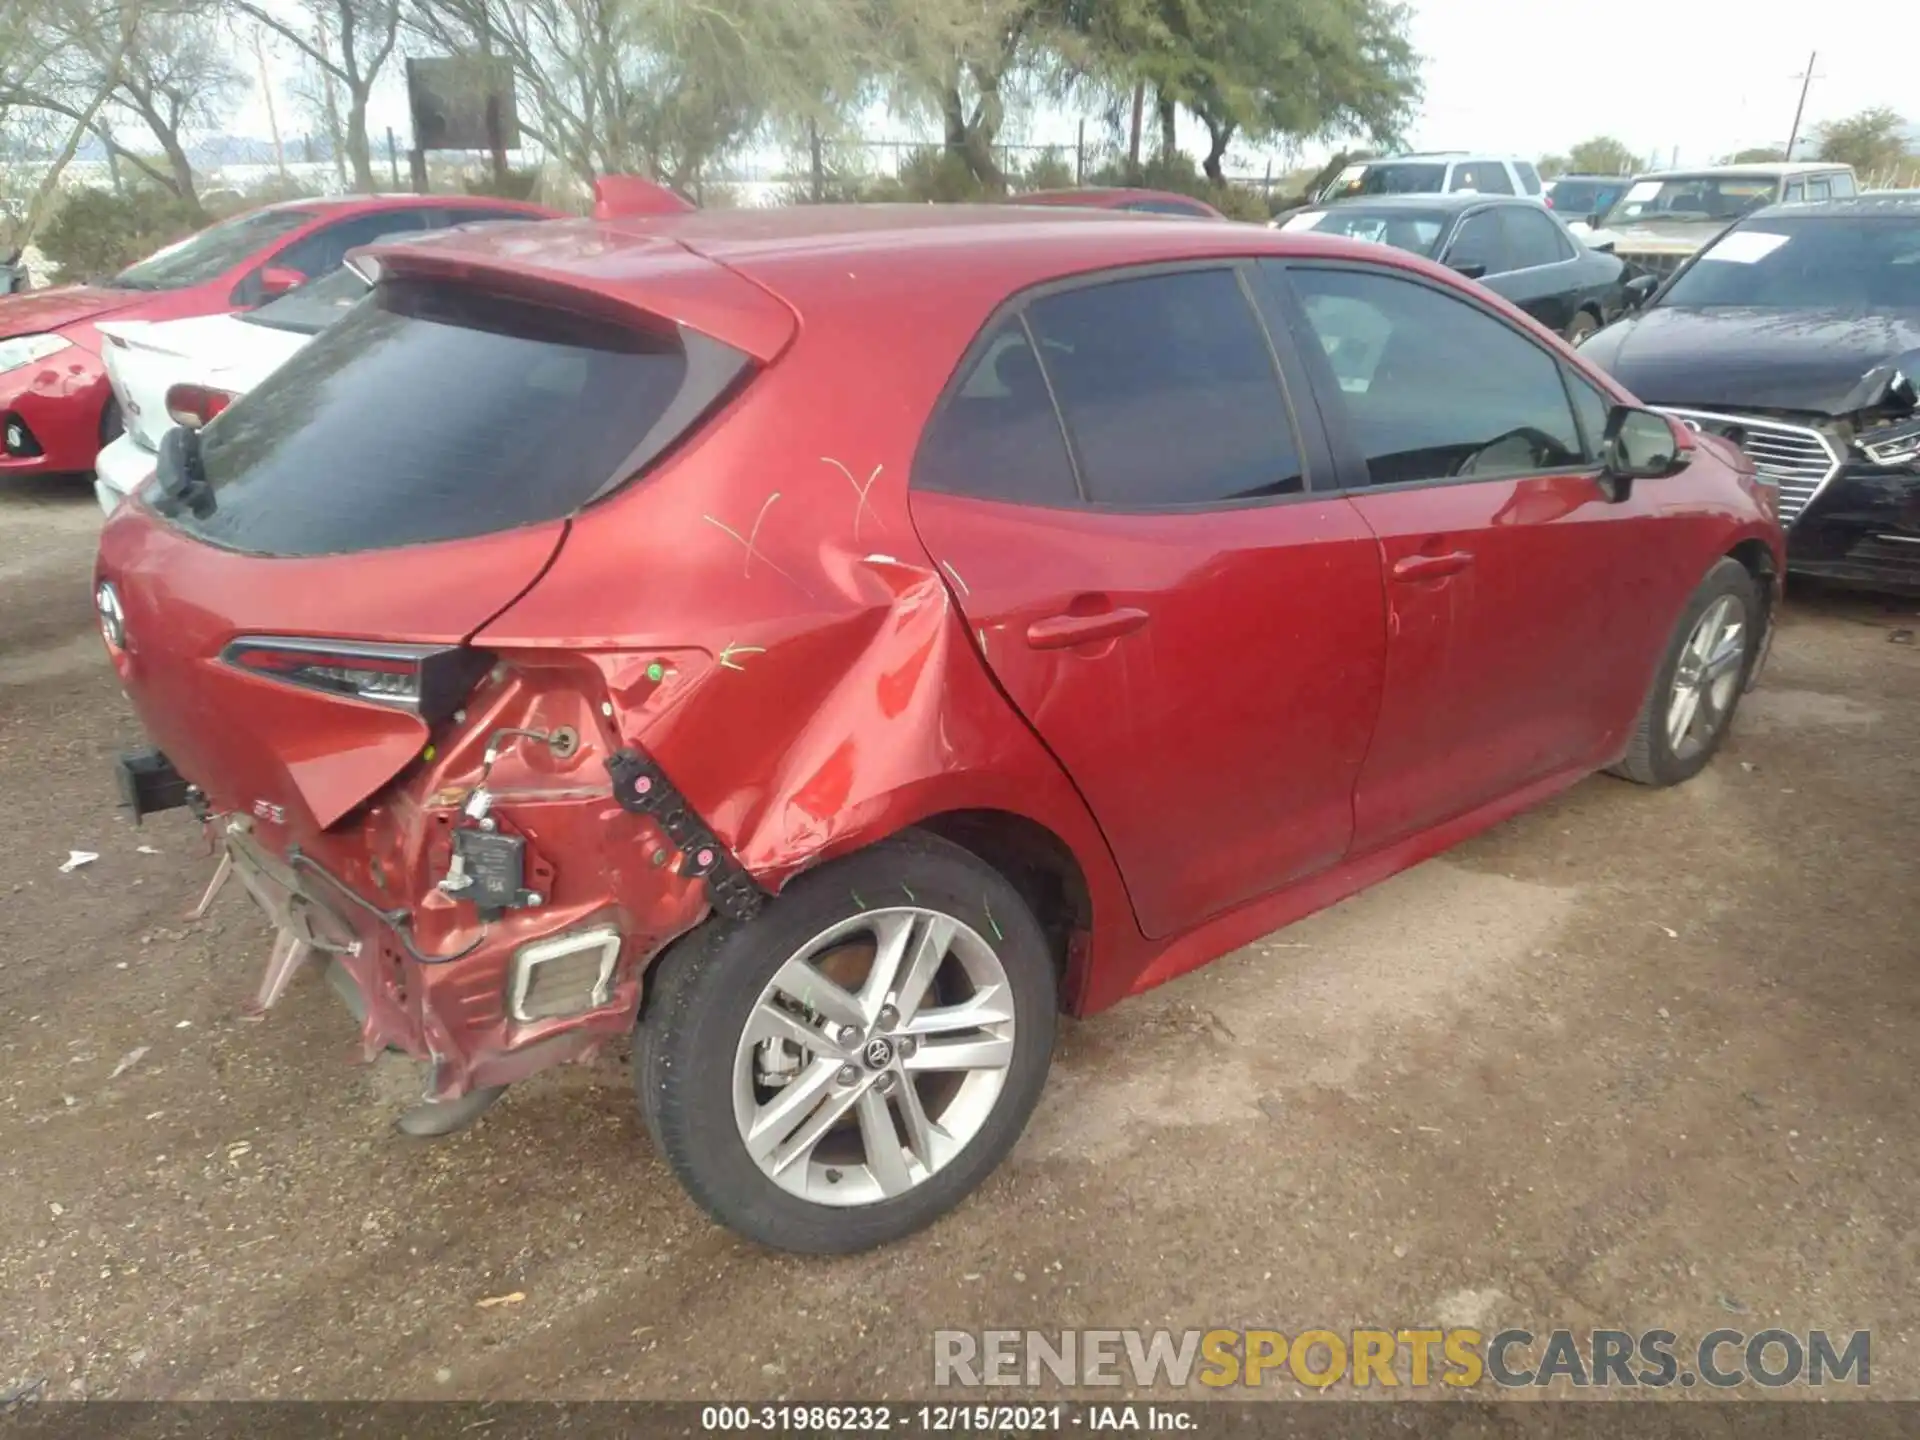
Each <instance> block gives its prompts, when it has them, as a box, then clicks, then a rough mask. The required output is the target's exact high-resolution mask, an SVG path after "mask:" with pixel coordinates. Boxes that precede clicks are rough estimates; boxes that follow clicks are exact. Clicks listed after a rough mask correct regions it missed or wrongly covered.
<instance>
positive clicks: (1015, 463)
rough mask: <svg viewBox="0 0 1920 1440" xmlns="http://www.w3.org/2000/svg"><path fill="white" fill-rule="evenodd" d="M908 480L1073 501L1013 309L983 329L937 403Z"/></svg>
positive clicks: (983, 493) (1048, 406) (1032, 500)
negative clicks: (955, 380) (970, 354)
mask: <svg viewBox="0 0 1920 1440" xmlns="http://www.w3.org/2000/svg"><path fill="white" fill-rule="evenodd" d="M913 483H914V484H915V485H916V486H918V487H920V488H921V489H925V490H944V491H946V492H948V493H949V494H953V495H977V496H980V497H981V498H983V499H987V500H1017V501H1021V502H1024V503H1026V504H1029V505H1072V504H1074V503H1076V502H1077V501H1078V500H1079V498H1080V492H1079V489H1078V487H1077V486H1076V485H1075V483H1074V478H1073V461H1072V460H1071V459H1069V458H1068V456H1067V441H1066V437H1065V436H1064V435H1062V434H1061V433H1060V417H1059V416H1058V415H1057V414H1056V413H1055V412H1054V408H1053V397H1052V396H1051V395H1050V394H1048V392H1047V377H1046V376H1045V375H1044V374H1042V373H1041V370H1040V361H1039V359H1038V358H1037V357H1036V356H1035V355H1034V353H1033V346H1032V345H1031V344H1030V343H1029V342H1028V340H1027V331H1026V326H1025V325H1023V324H1022V323H1021V321H1020V319H1019V317H1018V316H1015V317H1013V318H1012V319H1009V320H1003V321H1001V322H1000V324H998V325H996V326H995V327H994V328H993V329H992V330H991V331H990V332H989V333H988V334H987V337H986V338H985V339H984V340H982V341H981V342H980V345H979V347H978V349H977V350H976V352H975V359H974V361H973V363H972V364H971V365H969V366H968V367H967V370H966V373H965V374H964V375H962V376H961V378H960V383H959V384H957V385H956V386H954V387H953V390H952V391H951V393H949V394H948V396H947V398H946V400H945V401H944V402H942V404H941V406H940V409H939V411H938V412H937V413H936V414H935V415H934V417H933V420H932V423H930V424H929V425H928V426H927V430H926V434H925V435H924V436H923V437H922V439H921V441H920V450H919V453H918V454H917V455H915V456H914V461H913Z"/></svg>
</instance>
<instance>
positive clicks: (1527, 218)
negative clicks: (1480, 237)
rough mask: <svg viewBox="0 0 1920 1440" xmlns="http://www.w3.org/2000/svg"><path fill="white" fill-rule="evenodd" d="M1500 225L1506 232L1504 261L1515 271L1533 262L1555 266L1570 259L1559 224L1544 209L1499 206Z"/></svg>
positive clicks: (1571, 254)
mask: <svg viewBox="0 0 1920 1440" xmlns="http://www.w3.org/2000/svg"><path fill="white" fill-rule="evenodd" d="M1500 225H1501V228H1502V229H1503V230H1505V231H1506V233H1507V263H1508V264H1509V265H1510V266H1512V267H1513V268H1514V269H1515V270H1530V269H1532V268H1533V267H1534V266H1536V265H1558V264H1559V263H1560V262H1561V261H1562V260H1571V259H1573V251H1572V250H1571V249H1569V248H1568V246H1567V241H1566V239H1565V237H1564V236H1562V235H1561V233H1560V227H1559V226H1558V225H1556V224H1554V223H1553V221H1552V220H1550V219H1548V218H1547V216H1546V214H1545V212H1543V211H1538V210H1532V209H1529V208H1528V207H1527V206H1525V205H1503V206H1501V207H1500Z"/></svg>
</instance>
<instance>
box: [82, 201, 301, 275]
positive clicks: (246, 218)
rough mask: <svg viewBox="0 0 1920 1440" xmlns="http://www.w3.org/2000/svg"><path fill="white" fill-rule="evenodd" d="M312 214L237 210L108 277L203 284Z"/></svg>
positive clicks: (225, 271)
mask: <svg viewBox="0 0 1920 1440" xmlns="http://www.w3.org/2000/svg"><path fill="white" fill-rule="evenodd" d="M311 219H313V212H312V211H310V210H256V211H254V212H253V213H252V214H250V215H236V216H234V218H233V219H231V220H222V221H221V222H220V223H219V224H218V225H209V226H208V227H207V228H206V229H205V230H202V231H200V232H199V233H198V234H197V235H189V236H188V237H187V238H186V239H184V240H182V241H180V242H179V243H178V244H177V245H169V246H168V247H167V248H166V249H164V250H159V251H156V252H154V253H153V254H152V255H149V256H148V257H147V258H146V259H144V260H142V261H141V262H140V263H139V264H138V265H129V266H128V267H127V268H126V269H125V270H122V271H121V272H120V273H119V274H118V275H116V276H114V277H113V280H112V282H111V283H112V284H113V285H115V286H116V287H118V288H119V289H122V290H184V289H185V288H186V287H187V286H189V285H204V284H205V283H206V282H207V281H209V280H212V279H215V278H217V277H219V276H221V275H224V274H226V273H227V271H229V270H231V269H233V267H234V266H236V265H238V264H240V263H241V262H242V261H243V260H246V259H248V258H249V257H250V256H251V255H252V254H253V253H254V252H255V251H256V250H258V249H260V247H261V246H263V245H265V244H267V243H268V242H269V241H272V240H277V239H279V238H280V237H281V236H282V235H291V234H292V233H293V232H294V231H295V230H298V229H299V228H300V227H301V226H303V225H305V224H306V223H307V222H308V221H309V220H311Z"/></svg>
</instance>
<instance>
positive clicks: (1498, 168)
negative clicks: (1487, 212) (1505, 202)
mask: <svg viewBox="0 0 1920 1440" xmlns="http://www.w3.org/2000/svg"><path fill="white" fill-rule="evenodd" d="M1447 188H1448V189H1449V190H1475V191H1478V192H1479V193H1480V194H1482V195H1511V194H1512V193H1513V182H1512V181H1511V180H1509V179H1508V178H1507V167H1506V166H1504V165H1502V164H1499V163H1498V162H1497V161H1488V160H1474V161H1469V162H1468V163H1467V164H1464V165H1457V166H1455V167H1454V171H1453V183H1452V184H1451V185H1449V186H1448V187H1447Z"/></svg>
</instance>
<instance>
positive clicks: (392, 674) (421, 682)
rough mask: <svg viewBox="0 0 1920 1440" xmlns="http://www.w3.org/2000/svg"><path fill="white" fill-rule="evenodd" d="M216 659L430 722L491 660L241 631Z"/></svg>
mask: <svg viewBox="0 0 1920 1440" xmlns="http://www.w3.org/2000/svg"><path fill="white" fill-rule="evenodd" d="M220 658H221V659H223V660H225V661H226V663H227V664H229V665H232V666H234V667H235V668H236V669H240V670H246V671H248V672H250V673H252V674H255V675H260V676H264V677H265V678H267V679H269V680H278V681H280V682H281V683H283V684H287V685H298V686H301V687H302V688H304V689H308V690H320V691H324V692H326V693H327V694H330V695H340V696H344V697H346V698H347V699H351V700H364V701H367V702H368V703H370V704H374V705H391V706H392V707H394V708H395V709H397V710H408V711H411V712H412V713H413V714H415V715H418V716H419V717H420V718H421V719H423V720H425V721H426V722H427V723H428V724H430V725H431V724H438V723H439V722H440V721H442V720H445V719H447V718H448V717H450V716H451V715H452V714H453V712H454V711H456V710H458V709H459V708H460V706H461V705H462V703H464V702H465V700H466V698H467V696H468V695H469V694H471V693H472V691H473V687H474V685H475V684H476V683H478V681H479V679H480V677H481V676H482V675H484V674H485V673H486V671H487V668H488V666H490V665H491V664H492V663H493V657H492V656H491V655H489V654H487V653H486V652H485V651H482V650H471V649H468V648H467V647H466V646H464V645H376V644H363V643H361V642H359V641H337V640H308V639H299V638H289V637H286V636H276V635H243V636H241V637H240V638H239V639H238V640H235V641H234V642H233V643H232V644H230V645H228V646H227V648H226V650H225V651H224V652H223V653H222V655H221V657H220Z"/></svg>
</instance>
